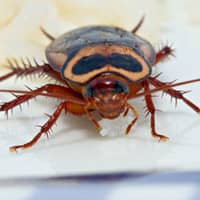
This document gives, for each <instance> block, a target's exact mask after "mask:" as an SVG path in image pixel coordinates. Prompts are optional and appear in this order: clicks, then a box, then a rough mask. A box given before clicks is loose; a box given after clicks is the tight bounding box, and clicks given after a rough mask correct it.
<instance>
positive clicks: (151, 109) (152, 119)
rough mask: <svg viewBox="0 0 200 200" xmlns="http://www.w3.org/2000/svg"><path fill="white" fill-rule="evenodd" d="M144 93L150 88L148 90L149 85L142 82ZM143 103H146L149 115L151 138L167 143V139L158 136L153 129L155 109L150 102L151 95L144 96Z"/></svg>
mask: <svg viewBox="0 0 200 200" xmlns="http://www.w3.org/2000/svg"><path fill="white" fill-rule="evenodd" d="M144 91H145V92H147V93H148V92H149V91H150V88H149V83H148V82H147V81H144ZM145 101H146V106H147V110H148V112H149V113H150V115H151V116H150V118H151V119H150V122H151V134H152V136H153V137H155V138H158V139H159V140H160V141H167V140H168V139H169V138H168V137H166V136H164V135H161V134H158V133H157V131H156V128H155V111H156V109H155V107H154V104H153V101H152V96H151V94H148V95H145Z"/></svg>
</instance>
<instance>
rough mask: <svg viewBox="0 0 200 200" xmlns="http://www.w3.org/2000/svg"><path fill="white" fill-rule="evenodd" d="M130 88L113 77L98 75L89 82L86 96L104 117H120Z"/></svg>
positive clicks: (85, 92)
mask: <svg viewBox="0 0 200 200" xmlns="http://www.w3.org/2000/svg"><path fill="white" fill-rule="evenodd" d="M128 94H129V89H128V87H127V85H126V84H124V83H122V82H121V81H118V80H116V79H113V78H108V77H101V76H100V77H97V78H95V79H93V80H92V81H91V82H89V83H88V85H87V87H86V89H85V91H84V96H85V98H87V99H88V101H89V102H90V103H92V105H93V106H94V108H95V109H96V110H97V111H98V112H99V114H100V115H101V116H102V117H104V118H109V119H113V118H116V117H118V116H119V115H120V114H121V113H122V112H123V111H124V108H125V105H126V102H127V96H128Z"/></svg>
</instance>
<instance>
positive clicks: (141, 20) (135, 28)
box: [131, 15, 145, 34]
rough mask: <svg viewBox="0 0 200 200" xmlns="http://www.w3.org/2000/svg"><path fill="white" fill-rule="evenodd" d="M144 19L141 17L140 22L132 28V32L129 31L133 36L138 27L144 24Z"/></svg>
mask: <svg viewBox="0 0 200 200" xmlns="http://www.w3.org/2000/svg"><path fill="white" fill-rule="evenodd" d="M144 18H145V16H144V15H143V16H142V18H141V19H140V21H139V22H138V24H137V25H136V26H135V27H134V28H133V30H132V31H131V32H132V33H133V34H135V33H136V32H137V31H138V30H139V29H140V27H141V26H142V24H143V22H144Z"/></svg>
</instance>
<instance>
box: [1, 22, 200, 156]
mask: <svg viewBox="0 0 200 200" xmlns="http://www.w3.org/2000/svg"><path fill="white" fill-rule="evenodd" d="M143 20H144V18H142V19H141V20H140V21H139V23H138V24H137V25H136V26H135V28H134V29H133V30H132V31H126V30H124V29H122V28H119V27H114V26H86V27H82V28H77V29H75V30H72V31H70V32H67V33H64V34H63V35H61V36H60V37H58V38H54V37H53V36H52V35H50V34H49V33H47V32H46V31H45V30H44V29H43V28H41V31H42V32H43V33H44V35H45V36H46V37H47V38H49V40H51V43H50V44H49V45H48V46H47V47H46V50H45V54H46V59H47V62H44V63H43V64H38V62H37V61H36V60H35V64H36V66H34V65H32V64H31V62H30V61H29V60H28V61H29V62H25V61H24V60H23V59H22V60H21V62H20V63H19V62H18V61H16V60H15V59H14V60H11V59H10V60H8V64H7V66H8V67H9V69H10V70H11V71H10V72H9V73H7V74H5V75H4V76H1V77H0V81H3V80H6V79H8V78H10V77H12V76H17V77H18V78H21V77H24V76H29V75H32V74H39V75H41V74H42V75H43V74H45V75H47V76H49V77H51V78H53V79H55V80H57V84H49V83H47V84H45V85H43V86H41V87H39V88H37V89H35V90H28V91H22V90H21V91H20V90H4V89H2V90H0V92H9V93H14V94H18V95H16V97H15V99H14V100H11V101H9V102H7V103H3V104H2V105H1V106H0V111H4V112H6V113H7V112H8V111H9V110H11V109H13V108H14V107H16V106H18V105H20V104H22V103H24V102H26V101H28V100H30V99H33V98H35V97H36V96H45V97H52V98H56V99H60V100H61V102H60V103H59V104H58V105H57V107H56V109H55V111H54V112H53V114H52V115H50V116H49V119H48V120H47V122H46V123H45V124H44V125H42V126H41V128H40V131H39V132H38V133H37V135H36V136H35V137H34V138H33V139H32V140H31V141H29V142H27V143H25V144H22V145H16V146H12V147H10V151H11V152H13V151H16V150H18V149H25V148H29V147H31V146H33V145H34V144H35V143H36V142H37V141H38V140H39V138H40V137H41V136H42V135H43V134H46V135H47V136H48V134H49V130H50V129H51V127H52V126H53V125H54V123H55V122H56V120H57V119H58V118H59V116H60V114H61V112H62V111H63V110H65V111H66V112H68V113H72V114H74V115H86V116H87V118H88V119H89V120H90V121H91V122H92V123H93V124H94V125H95V126H96V128H97V129H100V128H101V126H100V124H99V123H98V121H97V120H96V119H95V117H94V115H93V113H94V112H95V111H96V112H97V113H98V114H99V115H100V116H101V117H102V118H107V119H115V118H117V117H119V115H121V114H123V116H126V115H127V113H128V112H129V111H131V112H132V113H133V114H134V118H133V120H132V121H131V122H130V124H129V125H128V126H127V128H126V130H125V134H126V135H127V134H128V133H129V132H130V130H131V127H132V126H134V124H135V123H136V121H137V119H138V112H137V110H136V108H135V107H133V106H132V105H131V104H129V103H128V100H130V99H133V98H136V97H139V96H143V97H144V99H145V103H146V108H147V111H148V113H149V114H150V126H151V134H152V136H153V137H155V138H158V139H159V140H161V141H166V140H168V139H169V138H168V137H167V136H164V135H161V134H159V133H157V131H156V126H155V111H156V109H155V106H154V103H153V100H152V93H154V92H158V91H163V92H164V93H167V94H168V95H170V96H171V97H174V98H176V99H180V100H182V101H183V102H184V103H185V104H187V105H188V106H189V107H190V108H192V109H193V110H194V111H195V112H197V113H199V112H200V108H199V107H198V106H196V105H195V104H194V103H192V102H191V101H190V100H189V99H187V98H186V97H184V91H179V90H175V89H173V88H174V87H175V86H179V85H184V84H189V83H194V82H199V81H200V79H193V80H189V81H184V82H179V83H174V82H171V83H170V82H163V81H161V80H159V79H158V76H152V68H153V67H155V66H156V64H157V63H159V62H162V61H164V60H165V59H166V58H168V57H169V56H170V55H173V54H174V51H173V49H172V47H170V46H169V45H166V46H164V47H163V48H161V49H160V50H159V51H157V52H156V50H155V48H154V47H153V46H152V44H151V43H150V42H148V41H147V40H145V39H143V38H141V37H140V36H138V35H137V34H136V32H137V31H138V30H139V28H140V27H141V25H142V23H143ZM152 86H153V87H154V89H151V88H150V87H152ZM141 90H143V91H142V92H140V91H141ZM19 94H20V95H19Z"/></svg>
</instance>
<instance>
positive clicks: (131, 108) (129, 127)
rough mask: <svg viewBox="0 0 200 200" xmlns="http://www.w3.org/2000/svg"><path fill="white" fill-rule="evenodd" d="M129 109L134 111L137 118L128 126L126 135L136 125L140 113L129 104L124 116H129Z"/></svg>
mask: <svg viewBox="0 0 200 200" xmlns="http://www.w3.org/2000/svg"><path fill="white" fill-rule="evenodd" d="M129 109H130V110H131V111H132V113H133V114H134V116H135V118H134V119H133V120H132V121H131V123H130V124H129V125H128V126H127V128H126V132H125V134H126V135H128V134H129V132H130V130H131V128H132V127H133V125H134V124H135V123H136V121H137V120H138V112H137V111H136V109H135V108H134V107H133V106H131V105H130V104H128V103H127V104H126V110H125V113H124V116H126V115H127V113H128V111H129Z"/></svg>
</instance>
